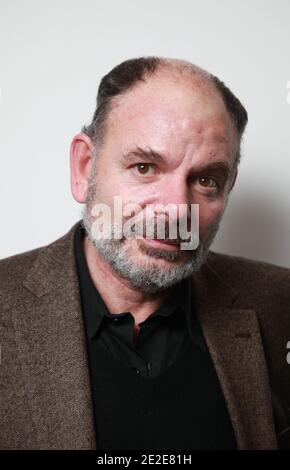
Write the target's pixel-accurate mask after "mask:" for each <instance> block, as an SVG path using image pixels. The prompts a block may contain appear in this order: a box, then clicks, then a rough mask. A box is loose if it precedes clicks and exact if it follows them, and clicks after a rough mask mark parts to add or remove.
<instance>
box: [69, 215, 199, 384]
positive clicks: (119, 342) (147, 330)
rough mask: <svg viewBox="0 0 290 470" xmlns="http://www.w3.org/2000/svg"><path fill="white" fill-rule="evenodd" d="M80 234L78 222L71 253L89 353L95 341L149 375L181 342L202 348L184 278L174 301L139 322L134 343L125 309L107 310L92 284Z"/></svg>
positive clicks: (161, 366)
mask: <svg viewBox="0 0 290 470" xmlns="http://www.w3.org/2000/svg"><path fill="white" fill-rule="evenodd" d="M84 236H85V229H84V228H83V227H82V225H81V224H80V225H79V226H78V228H77V230H76V234H75V254H76V261H77V269H78V274H79V281H80V290H81V300H82V306H83V314H84V320H85V325H86V332H87V345H88V352H89V357H90V356H92V357H93V356H94V345H95V344H96V343H97V342H98V343H99V345H102V347H104V348H105V349H107V350H108V351H109V352H110V354H112V356H113V357H114V358H115V359H116V360H117V361H121V362H122V363H123V364H126V365H127V366H128V367H130V368H131V369H132V372H134V373H137V374H140V375H141V376H142V377H148V378H152V377H156V376H158V375H159V374H161V373H162V372H163V371H164V370H165V369H166V368H167V367H169V366H170V365H172V364H173V363H174V362H175V359H176V357H177V356H178V353H179V351H180V349H181V348H182V347H183V346H184V343H185V342H188V341H194V342H195V343H196V344H197V345H198V346H199V347H200V348H202V349H203V350H204V351H206V346H205V343H204V340H203V337H202V333H201V330H200V327H199V325H198V322H197V318H196V317H195V316H193V314H192V299H191V294H192V293H191V282H190V280H189V279H186V280H184V281H182V282H181V283H179V285H177V288H176V295H175V297H174V299H171V300H170V301H168V302H166V303H165V304H164V305H162V306H161V307H160V308H159V309H158V310H156V311H155V312H153V313H152V314H151V315H150V316H149V317H148V318H147V319H146V320H145V321H143V322H142V323H140V324H139V327H140V331H139V334H138V337H137V341H134V338H133V326H134V317H133V315H132V314H131V313H130V312H120V313H117V314H112V313H110V312H109V310H108V308H107V306H106V304H105V303H104V301H103V299H102V297H101V296H100V294H99V292H98V290H97V289H96V287H95V285H94V284H93V282H92V279H91V277H90V273H89V270H88V266H87V263H86V259H85V256H84V250H83V237H84ZM91 367H93V363H92V362H91Z"/></svg>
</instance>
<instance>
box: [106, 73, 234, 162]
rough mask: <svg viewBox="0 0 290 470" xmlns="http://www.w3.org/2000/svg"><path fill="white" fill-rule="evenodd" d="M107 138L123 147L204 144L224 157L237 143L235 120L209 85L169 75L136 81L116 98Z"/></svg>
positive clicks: (159, 75) (158, 148)
mask: <svg viewBox="0 0 290 470" xmlns="http://www.w3.org/2000/svg"><path fill="white" fill-rule="evenodd" d="M108 134H109V135H108V137H110V135H114V136H115V137H116V138H117V139H119V141H120V145H122V144H123V145H124V146H125V147H126V146H127V147H128V146H130V145H134V144H139V143H143V144H144V145H151V146H154V147H155V148H156V149H157V150H165V151H167V150H168V148H173V147H179V148H181V147H184V146H188V145H194V146H195V145H200V144H208V145H211V146H212V145H215V146H218V147H220V148H223V149H224V151H227V153H228V151H229V149H231V150H234V148H235V146H236V144H237V132H236V130H235V128H234V125H233V122H232V120H231V118H230V116H229V114H228V112H227V110H226V107H225V105H224V103H223V100H222V97H221V96H220V95H219V93H218V92H217V91H216V90H215V89H214V87H213V85H211V84H208V83H203V82H201V81H200V80H197V79H193V78H192V77H180V76H178V75H169V74H168V73H167V74H165V73H161V74H157V75H156V76H153V77H151V78H150V79H147V80H146V81H145V82H140V84H138V85H136V86H135V87H134V88H133V89H132V90H129V91H128V92H126V93H125V94H124V95H123V96H121V97H118V98H117V99H116V101H115V102H114V105H113V107H112V110H111V112H110V113H109V117H108ZM140 141H141V142H140Z"/></svg>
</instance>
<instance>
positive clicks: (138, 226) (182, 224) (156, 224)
mask: <svg viewBox="0 0 290 470" xmlns="http://www.w3.org/2000/svg"><path fill="white" fill-rule="evenodd" d="M127 221H128V222H129V221H130V219H129V218H128V219H127ZM190 224H191V221H190V220H189V219H186V220H184V219H183V220H176V221H174V222H173V223H170V222H168V221H167V220H165V221H164V219H157V218H154V219H151V220H150V221H149V224H148V221H147V222H146V221H145V220H141V221H140V220H139V221H136V222H132V224H131V225H130V234H131V235H132V238H134V237H137V236H138V237H141V238H151V239H155V240H164V241H165V242H168V243H171V244H173V245H179V244H180V243H186V242H189V241H190V240H191V236H192V232H191V230H190ZM185 231H187V233H186V234H185V233H184V232H185ZM125 235H126V237H127V238H128V236H127V235H128V231H124V230H123V237H125ZM182 235H185V236H182Z"/></svg>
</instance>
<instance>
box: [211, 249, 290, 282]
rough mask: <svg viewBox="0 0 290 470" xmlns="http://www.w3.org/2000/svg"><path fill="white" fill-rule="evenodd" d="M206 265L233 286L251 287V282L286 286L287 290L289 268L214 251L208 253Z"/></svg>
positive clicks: (289, 274) (289, 275)
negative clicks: (244, 285) (247, 285)
mask: <svg viewBox="0 0 290 470" xmlns="http://www.w3.org/2000/svg"><path fill="white" fill-rule="evenodd" d="M207 264H208V265H209V266H210V267H211V268H212V269H213V270H214V271H215V272H216V274H218V275H219V276H220V277H221V278H223V279H224V280H226V281H228V283H229V284H231V285H233V286H234V285H236V286H237V285H241V284H245V283H246V284H249V285H251V283H252V282H255V283H258V284H267V283H271V285H280V286H281V284H287V286H288V289H289V284H288V283H289V282H290V268H286V267H283V266H278V265H275V264H272V263H268V262H264V261H257V260H254V259H250V258H245V257H242V256H231V255H226V254H223V253H217V252H215V251H210V252H209V255H208V259H207ZM256 285H257V284H256ZM289 290H290V289H289Z"/></svg>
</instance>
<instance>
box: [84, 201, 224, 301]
mask: <svg viewBox="0 0 290 470" xmlns="http://www.w3.org/2000/svg"><path fill="white" fill-rule="evenodd" d="M82 219H83V226H84V228H85V231H86V235H87V237H88V238H89V240H90V241H91V242H92V243H93V245H94V246H95V248H96V249H97V250H98V252H99V253H100V254H101V256H102V258H103V259H104V260H105V261H106V262H107V263H108V264H109V265H110V266H112V268H113V269H114V270H115V271H116V272H117V273H118V274H119V275H120V276H121V277H122V278H124V279H126V280H127V281H128V282H129V283H130V284H131V285H132V286H134V287H135V288H137V289H138V290H140V291H141V292H144V293H150V294H153V293H156V292H158V291H162V290H164V289H167V288H168V287H171V286H173V285H175V284H177V283H178V282H180V281H182V280H183V279H185V278H187V277H189V276H191V274H192V273H193V272H195V271H198V270H199V269H200V268H201V266H202V265H203V264H204V262H205V261H206V258H207V255H208V251H209V247H210V245H211V243H212V242H213V240H214V238H215V235H216V233H217V231H218V228H219V224H220V220H221V216H220V217H219V219H218V220H216V221H215V223H214V224H213V225H212V226H211V227H210V229H209V230H208V233H207V235H206V237H205V239H204V240H203V241H202V242H200V243H199V246H198V248H197V249H195V250H192V251H189V250H179V251H178V252H169V251H167V250H159V249H156V248H153V247H148V246H144V245H145V244H144V243H142V240H137V239H136V242H137V243H138V246H139V249H140V251H142V253H145V254H146V255H147V257H148V262H142V263H140V264H138V263H137V262H136V259H135V257H134V254H132V252H131V249H130V245H129V240H128V241H127V245H126V244H125V240H124V239H121V240H115V239H102V238H96V237H94V236H93V233H92V223H93V219H92V218H91V216H90V207H89V205H88V204H86V205H85V206H84V210H83V214H82ZM150 257H151V258H161V259H164V260H166V261H168V262H169V263H170V262H171V263H172V265H171V266H170V265H169V266H168V267H163V268H161V267H160V266H157V265H152V263H150Z"/></svg>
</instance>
